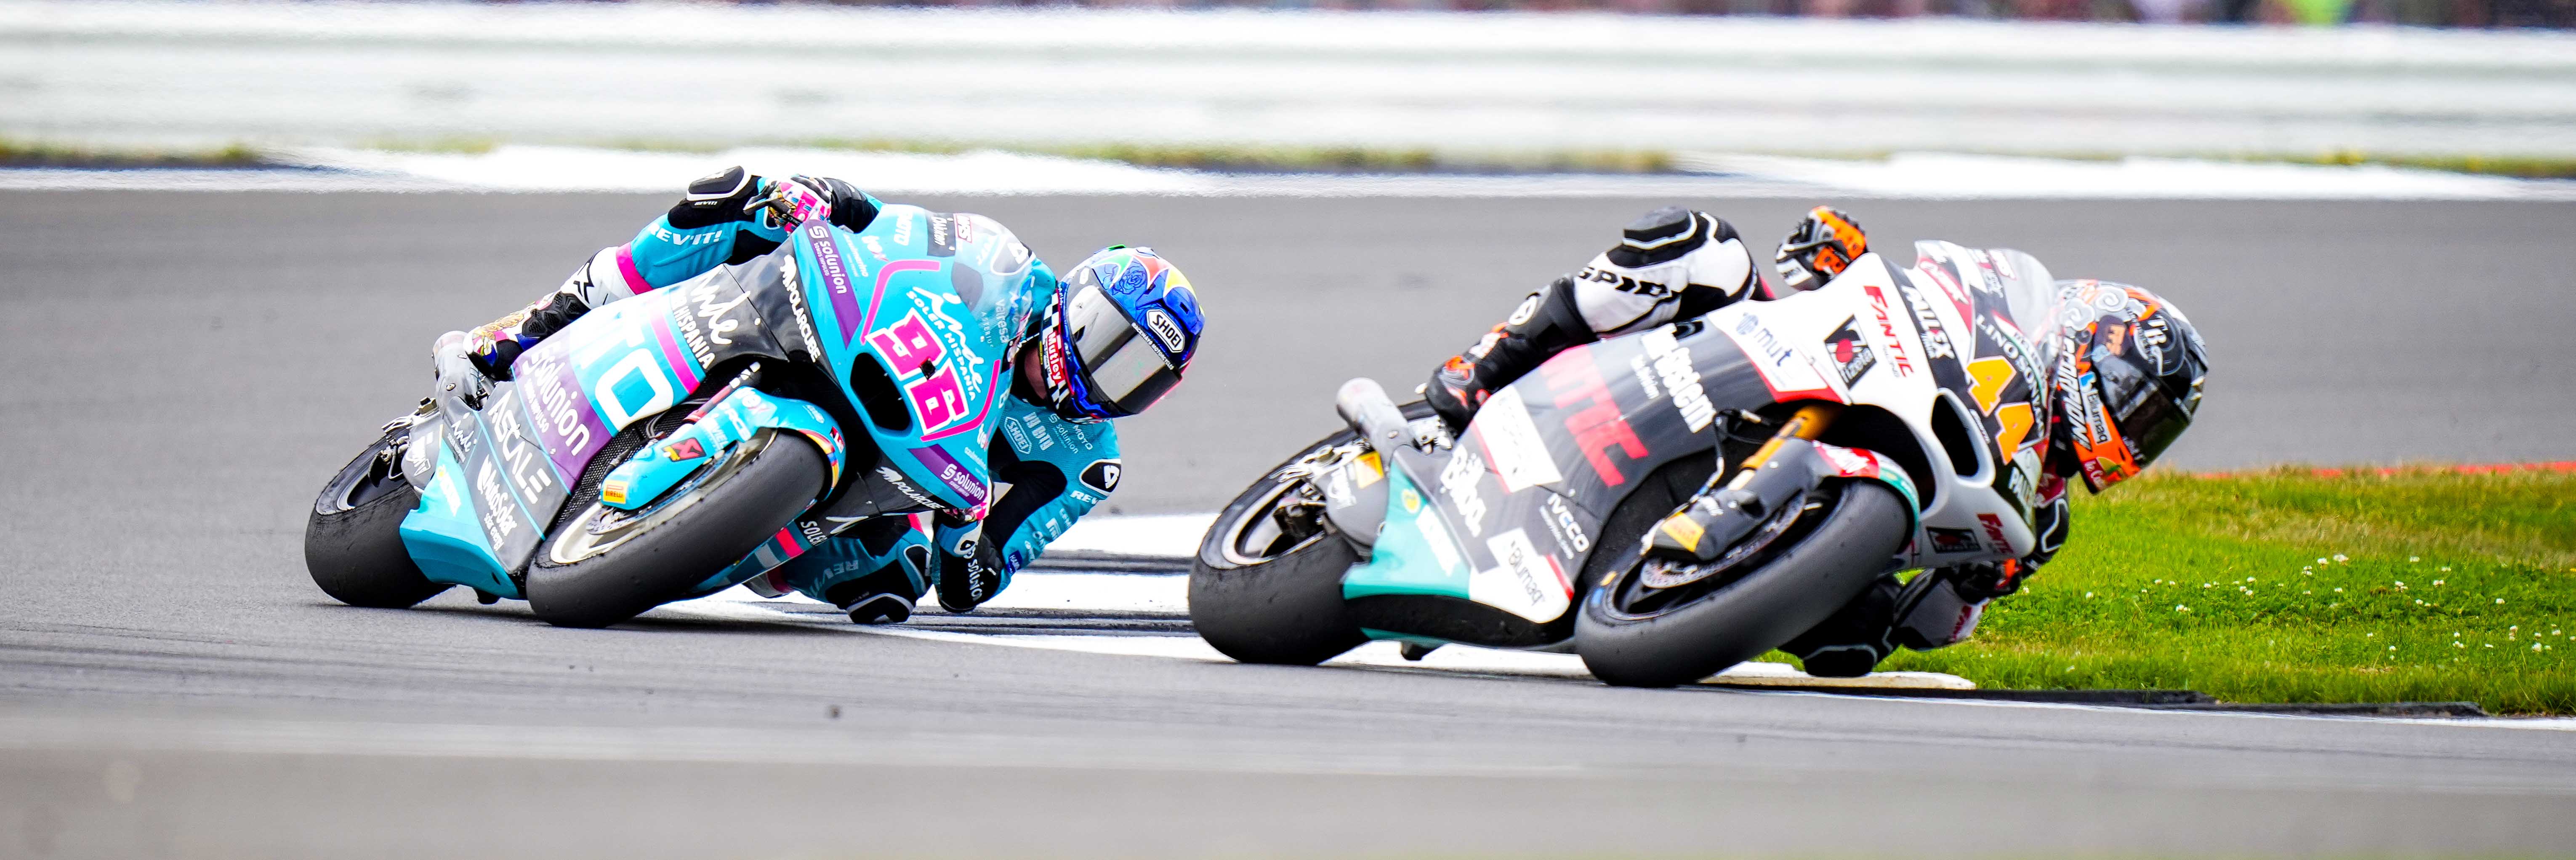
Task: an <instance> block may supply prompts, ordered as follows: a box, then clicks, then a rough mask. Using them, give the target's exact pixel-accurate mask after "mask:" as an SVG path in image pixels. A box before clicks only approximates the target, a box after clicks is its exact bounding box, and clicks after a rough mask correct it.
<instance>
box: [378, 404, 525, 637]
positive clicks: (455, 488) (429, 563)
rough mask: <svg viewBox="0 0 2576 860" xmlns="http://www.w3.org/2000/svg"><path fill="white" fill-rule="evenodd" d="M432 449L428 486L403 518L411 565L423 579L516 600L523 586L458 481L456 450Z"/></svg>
mask: <svg viewBox="0 0 2576 860" xmlns="http://www.w3.org/2000/svg"><path fill="white" fill-rule="evenodd" d="M423 426H426V425H423ZM422 441H425V440H422ZM414 444H419V442H418V441H416V442H414ZM434 447H435V450H436V451H437V452H438V459H437V461H436V466H435V469H434V471H433V472H431V474H430V475H429V480H428V482H427V483H426V485H425V486H422V487H421V489H420V505H419V506H418V507H416V508H413V509H412V513H410V514H408V515H405V516H404V517H403V521H402V526H401V528H400V530H399V531H400V534H401V535H402V542H403V548H404V549H405V550H406V551H408V552H409V553H410V554H411V559H412V563H413V564H416V565H419V566H420V572H421V575H423V576H425V577H428V578H429V580H430V581H432V582H446V583H453V584H456V585H463V586H466V587H469V588H475V589H480V590H482V591H484V592H488V593H491V594H496V595H500V596H503V597H513V598H515V597H518V596H519V586H518V585H517V584H516V583H513V582H511V581H510V577H509V575H508V574H507V573H504V572H503V571H504V569H505V568H504V567H503V565H502V564H501V560H500V559H499V558H498V557H496V556H495V555H493V552H492V544H491V540H490V538H489V537H488V536H487V535H485V533H484V527H483V525H482V511H481V509H480V508H478V507H477V506H476V503H475V501H474V499H473V497H472V496H471V494H469V493H468V492H467V491H466V489H465V487H464V486H463V482H462V480H460V479H459V478H458V477H457V476H458V475H461V474H464V473H465V469H464V465H463V464H462V463H459V462H457V460H456V451H455V449H454V448H452V447H450V446H448V445H447V444H445V443H443V442H442V443H440V444H438V445H436V446H434Z"/></svg>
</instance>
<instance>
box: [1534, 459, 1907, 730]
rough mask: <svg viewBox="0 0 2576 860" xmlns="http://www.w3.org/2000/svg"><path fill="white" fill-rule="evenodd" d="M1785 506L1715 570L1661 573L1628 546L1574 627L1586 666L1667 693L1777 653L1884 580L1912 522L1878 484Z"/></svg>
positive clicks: (1835, 489) (1837, 488)
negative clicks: (1612, 575)
mask: <svg viewBox="0 0 2576 860" xmlns="http://www.w3.org/2000/svg"><path fill="white" fill-rule="evenodd" d="M1782 507H1783V510H1782V512H1781V516H1780V517H1778V518H1776V519H1775V520H1774V521H1773V522H1770V523H1765V524H1764V526H1763V527H1762V528H1758V529H1756V530H1755V533H1754V534H1753V535H1752V536H1749V537H1747V538H1745V539H1744V541H1743V542H1740V543H1739V544H1738V545H1737V547H1736V550H1738V551H1740V552H1741V555H1740V556H1738V555H1736V553H1733V552H1731V553H1730V554H1729V556H1722V557H1720V560H1719V562H1718V564H1717V566H1718V567H1719V568H1721V569H1715V570H1697V569H1659V568H1656V567H1654V566H1653V565H1655V564H1658V563H1655V562H1649V561H1647V560H1645V559H1644V558H1642V553H1643V547H1642V546H1641V545H1640V546H1632V547H1630V548H1628V549H1627V550H1626V551H1625V552H1624V553H1623V554H1622V557H1621V559H1620V560H1619V561H1618V562H1616V563H1614V564H1613V565H1610V566H1609V567H1610V568H1611V569H1613V570H1618V571H1620V573H1619V574H1618V575H1617V577H1616V578H1614V579H1612V580H1611V581H1609V582H1605V583H1603V584H1602V585H1601V586H1600V587H1598V588H1595V589H1593V590H1592V594H1591V595H1590V596H1589V597H1588V598H1587V599H1585V600H1584V602H1583V614H1582V616H1581V617H1579V618H1577V619H1576V620H1575V634H1574V636H1575V649H1576V651H1577V652H1578V653H1580V654H1582V655H1583V665H1584V666H1585V667H1587V668H1589V669H1591V670H1592V674H1593V676H1594V677H1597V678H1600V679H1601V680H1602V681H1604V682H1606V683H1610V684H1613V685H1617V686H1623V687H1670V686H1673V685H1675V684H1687V683H1690V682H1692V681H1697V680H1699V679H1701V678H1706V677H1708V676H1710V675H1714V674H1716V673H1717V672H1718V670H1721V669H1724V668H1726V667H1728V666H1732V665H1735V664H1737V663H1741V662H1744V661H1745V660H1747V659H1750V658H1752V657H1754V656H1755V655H1758V654H1761V653H1762V652H1764V651H1768V650H1770V649H1772V648H1776V647H1779V645H1780V643H1783V642H1787V641H1789V640H1790V639H1791V638H1793V637H1796V636H1797V635H1798V634H1799V633H1802V632H1805V631H1806V630H1807V628H1810V627H1814V626H1816V624H1817V623H1818V622H1821V621H1823V620H1825V618H1826V617H1827V616H1829V615H1832V614H1833V612H1834V610H1836V609H1839V608H1841V607H1842V605H1843V604H1845V603H1849V602H1851V599H1852V598H1853V597H1855V596H1857V595H1859V594H1860V592H1861V589H1863V588H1866V587H1868V586H1869V584H1870V583H1871V582H1873V581H1875V580H1877V579H1878V577H1879V575H1880V574H1883V573H1885V572H1886V571H1887V566H1888V563H1889V560H1890V559H1891V558H1893V557H1894V556H1895V555H1896V552H1897V550H1899V549H1901V548H1903V547H1904V545H1905V539H1906V528H1907V525H1908V524H1909V523H1911V522H1912V519H1911V518H1910V517H1909V516H1907V514H1906V510H1905V500H1904V499H1903V498H1902V497H1900V496H1898V495H1897V494H1896V491H1895V490H1892V489H1889V488H1888V487H1887V486H1886V485H1884V484H1881V483H1878V482H1876V481H1835V482H1829V483H1828V484H1826V485H1825V486H1824V487H1820V488H1818V490H1817V491H1816V492H1814V493H1811V494H1809V495H1808V496H1807V497H1806V498H1804V499H1801V500H1798V501H1797V502H1795V503H1792V504H1790V505H1784V506H1782Z"/></svg>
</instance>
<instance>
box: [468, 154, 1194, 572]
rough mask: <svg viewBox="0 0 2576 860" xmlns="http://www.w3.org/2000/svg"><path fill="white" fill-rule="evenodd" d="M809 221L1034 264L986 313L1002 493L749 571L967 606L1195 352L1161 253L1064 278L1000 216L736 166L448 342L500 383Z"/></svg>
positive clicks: (1175, 274) (892, 521)
mask: <svg viewBox="0 0 2576 860" xmlns="http://www.w3.org/2000/svg"><path fill="white" fill-rule="evenodd" d="M816 218H820V219H825V220H828V221H830V222H831V223H833V224H835V225H838V226H840V227H843V228H846V229H849V230H853V231H856V230H861V229H864V228H866V227H867V226H868V225H869V224H871V223H873V222H875V221H876V220H877V219H879V218H907V219H917V220H918V223H919V224H920V229H923V230H930V231H941V232H949V233H953V234H954V235H946V236H939V235H936V233H934V239H933V241H934V242H936V243H947V244H948V245H949V246H951V247H954V248H955V249H956V253H958V254H961V255H965V254H978V253H982V254H993V255H1016V256H1018V257H1019V258H1021V259H1025V260H1027V262H1028V264H1027V265H1025V266H1016V265H1015V264H1013V263H1012V261H1005V263H1006V264H1005V265H1001V266H998V267H992V266H988V267H986V268H988V269H992V270H997V271H1007V270H1009V269H1012V268H1017V269H1019V271H1021V272H1023V273H1024V274H1023V275H1022V277H1020V279H1019V281H1018V288H1017V292H1016V294H1015V295H1013V296H1011V297H1009V298H1007V299H1005V300H1003V301H1001V302H997V303H995V307H996V308H997V310H996V314H998V315H999V319H996V320H990V321H988V325H998V326H1004V327H1007V330H1008V331H1010V332H1011V333H1012V334H1010V335H1009V346H1008V360H1009V361H1010V362H1011V363H1012V364H1013V365H1014V366H1015V370H1016V372H1014V373H1012V374H1011V379H1012V383H1011V393H1012V395H1013V396H1011V397H1007V398H1003V399H1002V401H1001V406H1000V407H999V408H998V409H997V410H996V412H997V413H998V417H997V418H995V419H992V420H994V421H996V422H997V423H998V425H999V426H998V428H997V429H999V430H1000V431H1001V432H998V433H995V434H993V437H992V438H993V441H992V444H991V447H990V449H989V455H990V462H989V466H990V469H991V476H990V477H991V481H992V483H993V484H994V485H995V486H997V487H1007V488H1008V489H1007V490H1006V491H1004V492H1003V493H1002V494H1001V495H1000V497H999V498H997V499H996V500H994V501H993V502H992V503H991V504H990V505H988V506H987V507H986V508H985V509H983V510H979V511H946V512H940V513H937V514H936V515H926V514H925V515H915V516H912V517H883V518H879V519H876V520H871V521H867V522H862V523H858V524H856V525H854V526H852V527H851V528H849V529H848V530H845V531H843V532H841V533H840V534H839V535H838V536H835V537H833V538H831V539H829V540H827V541H825V542H823V543H822V544H820V545H817V546H815V547H813V548H812V549H811V550H808V551H806V552H805V553H803V554H802V555H797V556H795V557H793V558H781V557H779V556H778V554H776V553H773V552H770V551H769V550H770V549H771V548H768V547H764V548H763V551H762V552H760V553H756V554H755V555H754V560H753V561H750V562H747V563H753V564H761V565H765V566H769V567H770V569H769V570H767V571H766V572H764V573H762V574H761V575H760V576H757V577H755V578H753V579H752V580H751V581H750V582H749V583H747V584H748V585H749V586H751V587H752V588H753V589H754V590H756V591H762V592H764V593H769V594H783V593H785V591H786V590H787V589H793V590H795V591H799V592H802V593H804V594H805V595H807V596H809V597H813V598H815V599H817V600H822V601H825V602H828V603H831V604H833V605H835V606H838V607H841V608H842V609H843V610H846V611H848V612H849V613H850V619H851V620H853V621H857V622H860V623H893V622H900V621H903V620H905V619H906V618H908V617H910V616H911V614H912V609H913V606H914V605H915V603H916V602H917V601H919V600H920V599H921V598H922V597H923V596H924V595H926V594H928V593H930V592H931V591H933V590H935V591H937V592H938V595H939V603H940V605H941V606H942V607H944V608H946V609H948V610H949V611H952V612H963V611H966V610H968V609H972V608H973V607H975V606H976V605H977V604H981V603H983V602H984V601H987V600H990V599H992V597H993V596H994V595H995V594H997V593H999V592H1000V591H1001V590H1002V589H1003V588H1005V587H1007V586H1008V585H1009V584H1010V580H1011V575H1012V574H1013V573H1015V572H1017V571H1018V570H1019V569H1021V568H1022V567H1025V566H1026V565H1027V564H1028V563H1029V561H1030V560H1032V559H1035V558H1037V556H1038V554H1039V553H1040V552H1042V551H1044V550H1045V549H1046V546H1047V544H1048V543H1050V542H1052V541H1054V540H1055V539H1056V538H1057V537H1058V536H1061V535H1062V534H1064V531H1065V529H1067V528H1069V527H1071V526H1072V525H1073V523H1074V522H1075V521H1076V520H1079V519H1081V518H1082V516H1083V514H1085V513H1088V512H1089V511H1090V510H1091V509H1092V507H1093V506H1095V505H1098V504H1100V502H1101V500H1102V499H1104V498H1107V497H1108V495H1109V494H1110V492H1112V491H1114V490H1116V489H1117V488H1118V479H1119V475H1120V472H1121V469H1122V465H1121V463H1120V461H1119V456H1118V432H1117V430H1116V429H1115V428H1113V427H1111V426H1110V419H1114V418H1121V417H1125V416H1129V415H1134V414H1137V413H1139V412H1142V411H1144V410H1145V409H1146V408H1147V407H1149V406H1152V405H1153V404H1154V402H1155V401H1157V400H1160V399H1161V398H1162V396H1163V395H1164V394H1165V393H1168V392H1169V391H1170V390H1171V389H1172V387H1173V386H1175V385H1177V384H1179V382H1180V379H1181V374H1182V372H1183V371H1184V370H1185V369H1186V368H1187V367H1188V366H1189V362H1190V358H1191V357H1192V356H1193V355H1195V354H1196V353H1197V351H1198V344H1199V335H1200V333H1201V331H1202V330H1203V328H1204V323H1203V320H1202V318H1201V316H1200V314H1199V307H1198V297H1197V294H1196V293H1195V292H1194V291H1193V290H1192V288H1191V286H1190V283H1189V279H1188V278H1187V277H1184V276H1183V275H1182V274H1181V272H1180V270H1179V269H1178V268H1175V267H1173V266H1172V265H1171V264H1170V263H1169V262H1166V261H1165V260H1163V259H1162V258H1161V257H1160V256H1159V255H1156V254H1155V253H1154V252H1153V251H1152V250H1151V249H1148V248H1142V247H1134V248H1131V247H1126V246H1111V247H1109V248H1105V249H1102V250H1101V251H1100V252H1099V253H1096V254H1093V255H1092V256H1091V257H1090V258H1088V259H1085V260H1083V261H1082V262H1081V263H1079V264H1076V265H1075V267H1074V268H1073V269H1072V271H1071V273H1070V275H1069V276H1068V277H1066V278H1065V279H1064V280H1063V281H1062V282H1059V281H1058V279H1057V278H1056V275H1055V273H1054V272H1053V271H1052V270H1050V269H1049V268H1048V267H1047V265H1046V263H1044V262H1042V261H1038V260H1036V259H1035V258H1034V257H1033V256H1031V255H1029V252H1028V249H1027V247H1026V246H1025V245H1022V244H1020V242H1019V241H1018V239H1017V238H1015V237H1013V236H1012V235H1011V233H1010V231H1009V230H1007V229H1006V228H1004V227H1002V225H1000V224H999V223H996V222H994V221H993V220H992V219H990V218H985V217H983V216H980V215H966V214H960V215H942V214H938V213H931V212H927V211H924V210H922V209H921V208H919V207H915V206H904V205H899V204H898V205H888V204H885V203H883V202H880V201H879V200H877V199H876V198H875V197H872V196H869V195H868V194H867V193H865V192H862V191H860V190H859V189H858V188H856V187H854V186H852V185H850V184H849V183H847V182H843V181H841V180H838V179H816V178H812V177H804V176H798V177H792V178H764V177H760V176H755V175H751V174H750V173H748V172H746V171H744V170H743V169H742V168H739V167H736V168H733V169H730V170H727V171H725V172H722V173H718V174H716V175H713V176H709V177H706V178H704V179H700V180H698V181H697V182H694V183H691V184H690V186H689V189H688V196H687V197H685V198H684V199H682V200H681V201H680V202H679V204H677V205H675V206H672V207H671V210H670V212H668V213H667V214H665V215H663V216H662V217H660V218H657V219H654V221H653V223H651V224H648V225H645V227H644V229H643V230H641V231H639V232H637V233H636V234H635V238H634V239H632V240H630V241H628V242H626V243H625V244H621V245H614V246H610V247H608V248H605V249H602V250H600V252H599V253H597V254H595V255H593V256H592V257H591V259H590V260H589V261H588V262H586V263H583V264H582V265H581V267H580V268H578V269H576V270H574V272H573V274H572V277H570V278H568V279H566V280H565V281H564V284H563V286H562V287H561V288H560V289H558V290H556V291H555V292H553V293H549V294H547V295H546V296H545V297H544V298H541V299H538V300H537V301H536V302H535V303H533V304H530V305H529V306H528V307H526V308H523V309H521V310H520V311H518V312H515V313H512V314H510V315H509V316H505V317H502V318H501V319H499V320H496V321H494V322H492V323H491V324H488V325H485V326H483V327H481V328H478V329H475V330H474V331H472V332H451V333H449V335H447V336H445V337H442V338H440V339H439V343H438V346H437V349H438V350H439V351H440V352H441V353H443V354H444V353H458V352H461V353H463V354H464V355H465V356H466V357H467V358H469V359H471V363H472V366H473V367H474V368H475V369H477V370H480V371H481V372H482V373H483V374H484V375H486V376H489V377H492V378H495V379H502V378H507V377H508V375H509V372H510V363H511V361H512V360H514V359H516V358H517V356H518V355H519V353H520V352H521V351H522V350H524V349H526V348H527V347H528V346H530V345H533V344H535V343H536V342H537V341H539V340H542V339H543V338H545V337H546V336H547V335H550V334H553V333H554V332H555V331H557V330H560V329H562V328H563V327H564V326H565V325H567V324H569V323H571V322H572V320H574V319H575V318H578V317H580V316H581V315H582V314H584V313H587V312H589V311H590V310H591V309H592V308H596V307H599V306H601V305H604V304H607V303H610V302H614V301H617V300H619V299H623V298H627V297H630V296H634V295H637V294H640V293H643V292H647V291H651V290H655V289H659V288H662V287H666V286H670V285H672V284H675V283H678V282H681V281H684V280H687V279H689V278H691V277H695V276H697V275H698V274H700V273H703V272H706V271H708V270H711V269H714V268H715V267H717V266H721V265H726V264H731V263H741V262H745V261H748V260H752V259H754V258H757V257H759V256H761V255H763V254H767V253H769V252H770V251H773V250H775V249H777V248H778V246H779V244H780V243H781V242H782V241H784V240H785V239H786V236H787V230H788V228H789V227H791V226H793V225H795V224H799V223H803V222H805V221H808V220H811V219H816ZM448 366H450V367H454V366H457V365H453V364H451V365H448Z"/></svg>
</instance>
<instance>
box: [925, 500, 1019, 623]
mask: <svg viewBox="0 0 2576 860" xmlns="http://www.w3.org/2000/svg"><path fill="white" fill-rule="evenodd" d="M939 522H940V523H941V524H942V525H946V526H949V527H952V528H954V527H957V526H962V525H965V523H964V522H963V521H961V520H957V519H955V518H953V517H951V516H950V515H948V514H944V513H943V514H940V515H939ZM938 549H939V587H938V589H937V591H938V592H939V608H941V609H946V610H948V611H950V612H969V611H972V610H974V608H975V607H977V606H982V605H983V604H984V601H987V600H991V599H993V595H995V594H999V593H1001V591H1002V584H1003V583H1002V560H1001V558H1000V555H999V553H998V552H997V551H996V550H995V549H994V548H993V546H992V545H991V544H989V543H988V542H987V541H985V540H984V535H983V530H982V529H980V528H978V529H975V530H972V531H968V532H966V533H964V534H963V535H961V536H960V537H959V538H958V539H957V540H956V543H955V544H954V545H952V546H942V547H939V548H938Z"/></svg>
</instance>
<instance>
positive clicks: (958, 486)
mask: <svg viewBox="0 0 2576 860" xmlns="http://www.w3.org/2000/svg"><path fill="white" fill-rule="evenodd" d="M912 456H913V457H914V458H916V459H919V460H920V461H921V465H922V466H924V467H926V468H928V469H929V470H930V471H931V473H932V474H935V475H938V476H939V480H940V482H941V483H944V484H947V485H948V488H949V489H951V490H955V491H956V492H957V495H958V497H959V498H963V499H965V500H966V506H967V507H970V508H980V507H983V506H984V502H985V501H986V495H985V488H984V481H983V479H982V478H978V477H976V476H975V474H974V473H973V472H971V471H968V470H967V468H966V466H965V464H963V463H959V462H957V459H956V458H954V457H950V456H948V452H947V451H945V450H942V449H939V448H914V449H912Z"/></svg>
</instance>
